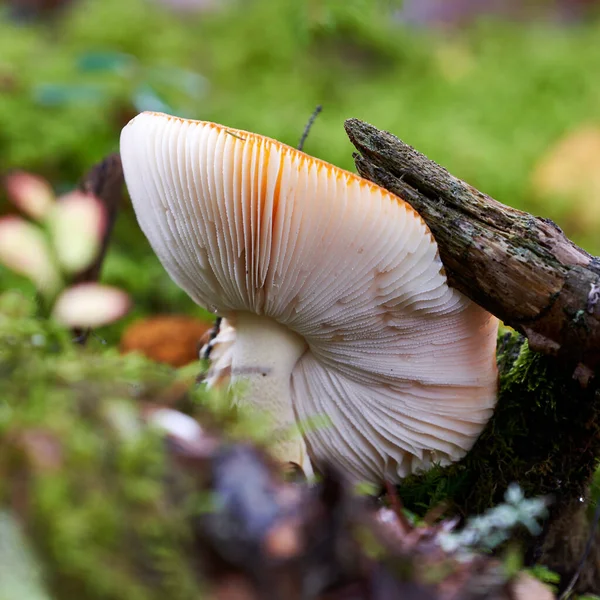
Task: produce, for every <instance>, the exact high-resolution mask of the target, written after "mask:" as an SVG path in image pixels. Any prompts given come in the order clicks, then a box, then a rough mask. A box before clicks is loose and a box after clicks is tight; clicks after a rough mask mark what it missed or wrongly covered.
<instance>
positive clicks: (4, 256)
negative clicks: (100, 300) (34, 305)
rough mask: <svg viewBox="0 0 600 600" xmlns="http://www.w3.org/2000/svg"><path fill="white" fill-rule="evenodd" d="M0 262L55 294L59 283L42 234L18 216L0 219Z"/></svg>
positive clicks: (40, 288) (48, 248) (45, 290)
mask: <svg viewBox="0 0 600 600" xmlns="http://www.w3.org/2000/svg"><path fill="white" fill-rule="evenodd" d="M0 263H2V264H4V265H5V266H6V267H8V268H9V269H12V270H13V271H15V272H16V273H19V274H21V275H25V277H28V278H29V279H31V281H33V283H34V284H35V285H36V287H37V288H38V289H39V290H40V291H42V292H44V293H48V294H53V293H55V292H56V291H57V289H58V286H59V284H60V275H59V273H58V270H57V268H56V266H55V264H54V262H53V261H52V258H51V253H50V247H49V245H48V242H47V240H46V238H45V236H44V233H43V232H42V230H41V229H40V228H39V227H37V226H36V225H32V224H31V223H28V222H27V221H25V220H24V219H21V218H20V217H14V216H9V217H4V218H2V219H0Z"/></svg>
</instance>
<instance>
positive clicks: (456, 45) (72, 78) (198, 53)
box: [0, 0, 600, 337]
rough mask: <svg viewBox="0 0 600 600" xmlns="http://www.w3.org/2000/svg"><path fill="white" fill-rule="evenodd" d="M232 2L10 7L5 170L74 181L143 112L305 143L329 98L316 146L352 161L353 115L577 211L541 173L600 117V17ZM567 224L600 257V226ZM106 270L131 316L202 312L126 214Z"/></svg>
mask: <svg viewBox="0 0 600 600" xmlns="http://www.w3.org/2000/svg"><path fill="white" fill-rule="evenodd" d="M219 4H221V8H219V9H213V10H208V11H204V12H200V13H198V14H188V13H185V14H179V13H176V12H174V11H172V10H170V9H169V8H168V7H166V6H165V5H163V4H161V3H160V2H158V1H152V0H128V1H127V2H123V1H122V0H82V1H80V2H75V3H74V4H73V6H72V7H70V8H68V9H67V10H65V11H64V12H63V13H61V14H59V15H58V16H57V17H56V18H55V19H54V20H52V21H50V22H43V23H34V24H16V23H15V22H14V21H11V20H9V18H8V15H7V14H5V15H4V16H3V17H1V16H0V170H5V169H9V168H13V167H18V168H21V169H27V170H31V171H34V172H38V173H40V174H41V175H44V176H46V177H48V178H49V179H50V180H51V181H52V183H53V184H54V185H55V186H56V187H57V188H58V190H59V191H61V189H62V188H68V187H69V186H72V185H73V184H74V182H75V181H76V180H77V178H78V177H79V176H81V174H82V173H84V172H85V171H86V170H87V169H88V168H89V167H90V166H91V165H92V164H93V163H94V162H95V161H98V160H100V159H101V158H102V157H103V156H104V155H106V154H107V153H109V152H111V151H116V150H117V149H118V137H119V131H120V128H121V127H122V126H123V125H124V124H125V123H126V122H127V120H128V119H129V118H130V117H132V116H133V115H134V114H135V113H136V112H138V111H140V110H143V109H157V110H165V111H171V112H174V113H176V114H179V115H182V116H188V117H193V118H201V119H207V120H214V121H217V122H222V123H226V124H228V125H231V126H232V127H238V128H242V129H249V130H253V131H257V132H260V133H263V134H266V135H269V136H272V137H274V138H277V139H279V140H282V141H284V142H287V143H290V144H293V145H295V144H296V143H297V141H298V139H299V137H300V134H301V131H302V128H303V126H304V123H305V121H306V119H307V117H308V115H309V114H310V113H311V112H312V110H313V108H314V107H315V105H317V104H322V105H323V106H324V111H323V113H322V115H321V116H320V117H319V120H318V121H317V124H316V126H315V127H314V129H313V131H312V133H311V136H310V138H309V140H308V144H307V146H306V150H307V151H308V152H309V153H311V154H314V155H317V156H319V157H321V158H324V159H326V160H328V161H330V162H333V163H335V164H337V165H339V166H342V167H345V168H348V169H352V167H353V165H352V156H351V154H352V147H351V145H350V143H349V142H348V140H347V139H346V137H345V135H344V131H343V128H342V123H343V120H344V119H345V118H347V117H358V118H361V119H364V120H367V121H369V122H372V123H373V124H375V125H377V126H378V127H380V128H384V129H387V130H389V131H392V132H394V133H395V134H397V135H398V136H400V137H402V138H403V139H404V140H405V141H407V142H408V143H410V144H412V145H414V146H416V147H417V148H418V149H419V150H421V151H422V152H424V153H426V154H427V155H429V156H430V157H431V158H433V159H434V160H437V161H438V162H440V163H441V164H443V165H444V166H446V167H447V168H449V169H450V170H451V171H452V172H453V173H455V174H456V175H458V176H460V177H462V178H464V179H467V180H468V181H469V182H470V183H472V184H473V185H475V186H477V187H479V188H481V189H483V190H485V191H486V192H488V193H490V194H492V195H493V196H495V197H497V198H498V199H499V200H501V201H503V202H505V203H508V204H511V205H513V206H517V207H519V208H523V209H526V210H532V211H533V212H535V213H536V214H542V215H544V216H550V217H552V218H555V219H556V220H557V221H558V222H559V223H561V224H564V223H567V219H566V218H565V211H569V210H573V207H572V206H569V204H568V203H566V204H565V203H564V202H562V203H561V202H555V203H552V202H551V201H550V199H544V198H541V199H540V198H537V199H536V198H534V194H533V191H532V190H531V185H530V177H531V173H532V170H533V168H534V166H535V164H536V162H537V161H538V160H539V159H540V157H541V156H543V154H544V153H545V152H546V151H547V150H548V149H549V148H550V147H551V146H552V145H553V144H554V143H555V142H556V141H557V140H558V139H560V138H561V136H563V135H564V134H566V133H567V132H568V131H570V130H571V129H573V128H575V127H577V126H579V125H581V124H585V123H592V124H593V123H598V122H600V85H599V84H598V78H597V73H598V72H600V45H599V44H598V43H597V39H598V35H599V33H600V24H598V23H588V24H585V25H581V26H577V27H570V28H565V27H559V26H558V25H551V24H539V23H538V24H516V23H502V22H497V21H488V22H480V23H479V24H477V25H475V26H473V27H471V28H469V29H468V30H465V31H461V32H459V33H456V32H455V33H448V32H445V33H444V32H440V31H425V30H415V29H414V28H413V29H409V28H408V27H406V26H402V24H401V23H399V22H398V21H397V20H394V19H393V18H392V17H391V15H393V14H394V9H395V5H398V4H399V3H398V2H391V1H388V2H384V1H383V0H379V1H374V2H371V1H367V0H303V1H298V0H281V1H278V2H272V1H271V0H229V1H228V2H223V3H219ZM1 14H2V13H0V15H1ZM593 200H594V199H593V198H590V202H592V201H593ZM595 200H596V202H598V201H600V199H595ZM575 209H576V210H581V211H585V210H586V207H585V205H582V206H581V207H576V208H575ZM567 224H568V223H567ZM567 233H570V234H572V235H573V236H574V237H575V239H576V240H577V241H579V242H580V243H582V244H584V245H585V247H586V248H588V249H589V250H590V251H595V252H599V251H600V242H599V241H598V239H599V236H598V235H597V232H596V231H588V230H585V228H583V229H579V230H577V231H569V230H567ZM7 277H8V276H7V275H6V274H0V284H2V285H3V287H4V285H5V284H6V283H8V280H7ZM104 279H105V280H106V281H107V282H109V283H112V284H116V285H120V286H122V287H124V288H125V289H127V290H128V291H130V292H131V293H132V294H133V296H134V299H135V301H136V311H135V312H134V314H133V316H136V315H139V314H143V313H147V312H160V311H168V310H174V311H185V312H197V309H195V308H194V307H193V306H192V305H191V302H190V301H189V300H188V299H187V298H186V297H185V295H184V294H183V293H182V292H181V291H180V290H178V289H176V288H175V287H174V286H173V285H172V284H171V283H170V281H169V280H168V278H167V277H166V275H165V274H164V273H163V271H162V269H161V268H160V266H159V265H158V262H157V261H156V259H155V258H154V257H153V256H152V253H151V252H150V249H149V248H148V246H147V244H146V242H145V240H144V239H143V237H142V235H141V234H140V232H139V230H138V228H137V225H136V224H135V220H134V218H133V215H132V212H131V210H130V208H129V207H128V206H126V207H125V208H124V210H123V213H122V215H121V218H120V219H119V222H118V224H117V231H116V238H115V243H114V244H113V247H112V250H111V252H110V255H109V258H108V261H107V264H106V268H105V275H104ZM19 283H21V282H19ZM116 333H117V332H115V333H114V335H115V336H116ZM109 337H110V335H109Z"/></svg>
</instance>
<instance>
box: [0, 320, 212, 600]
mask: <svg viewBox="0 0 600 600" xmlns="http://www.w3.org/2000/svg"><path fill="white" fill-rule="evenodd" d="M0 372H1V378H0V380H1V383H0V388H1V389H0V447H1V448H2V451H1V452H0V507H2V509H3V510H6V509H10V510H11V511H13V512H14V513H15V514H16V515H17V516H18V518H19V520H20V521H21V522H22V523H23V524H24V525H25V528H26V531H27V534H28V536H29V538H30V540H32V542H33V545H34V550H35V552H36V554H37V556H38V557H39V558H40V561H41V563H42V565H43V567H44V571H45V573H46V574H47V576H46V583H47V584H48V586H49V588H50V590H52V593H53V594H54V596H53V597H56V598H60V599H75V598H89V599H96V598H98V599H99V598H102V599H110V598H114V599H115V600H116V599H117V598H119V599H121V598H130V599H132V600H136V599H139V600H142V599H144V600H150V599H152V598H157V599H158V598H164V597H168V598H174V599H181V600H183V599H192V598H194V599H195V598H198V597H201V596H200V594H201V589H202V587H201V581H199V580H198V577H197V575H196V572H195V571H196V567H195V566H194V565H192V564H190V561H189V559H188V558H187V557H188V556H189V551H190V544H191V542H192V540H191V539H190V537H189V536H190V528H189V523H188V518H189V517H190V515H191V512H192V511H194V510H195V507H194V506H180V505H178V504H177V503H176V502H174V501H173V497H172V491H173V490H176V489H177V486H180V487H181V486H188V485H190V482H189V481H187V479H186V478H185V477H183V475H181V478H180V480H178V479H177V478H176V477H175V476H174V469H173V465H171V464H169V462H168V457H167V455H166V452H165V446H164V442H163V438H162V435H161V434H160V433H159V432H157V431H156V430H154V429H151V428H149V427H147V426H145V425H144V423H143V421H142V420H141V418H140V408H141V406H142V404H141V402H140V401H141V400H142V399H144V398H146V399H149V400H152V401H154V402H161V401H164V400H167V399H168V394H169V389H170V387H171V386H172V385H173V384H174V383H175V382H176V381H177V373H176V372H174V371H171V370H169V369H164V368H161V367H160V366H158V365H156V364H153V363H150V362H149V361H146V360H144V359H141V358H140V357H135V356H133V357H120V356H118V355H116V354H115V353H114V352H110V351H109V352H106V353H102V354H99V353H97V352H94V351H91V350H82V349H81V348H78V347H76V346H73V345H72V344H71V342H70V340H69V337H68V335H67V334H66V332H64V331H62V330H60V329H58V328H54V326H53V325H52V324H51V323H47V322H41V321H37V320H34V319H31V318H20V319H19V318H17V319H15V318H14V317H8V316H7V315H6V314H0ZM174 477H175V479H174V483H173V485H174V486H175V487H174V488H172V486H165V482H166V479H167V478H169V481H170V480H171V479H173V478H174Z"/></svg>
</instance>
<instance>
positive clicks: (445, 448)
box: [121, 112, 498, 483]
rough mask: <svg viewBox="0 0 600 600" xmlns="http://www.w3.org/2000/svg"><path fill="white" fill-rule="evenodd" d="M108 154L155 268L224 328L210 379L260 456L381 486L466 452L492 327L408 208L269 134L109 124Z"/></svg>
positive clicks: (474, 430) (488, 367) (485, 402)
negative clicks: (251, 433)
mask: <svg viewBox="0 0 600 600" xmlns="http://www.w3.org/2000/svg"><path fill="white" fill-rule="evenodd" d="M121 157H122V161H123V168H124V173H125V179H126V183H127V187H128V189H129V193H130V196H131V199H132V202H133V206H134V209H135V213H136V216H137V219H138V221H139V224H140V227H141V229H142V230H143V232H144V233H145V235H146V237H147V238H148V240H149V242H150V244H151V246H152V248H153V249H154V251H155V252H156V254H157V256H158V258H159V259H160V261H161V263H162V264H163V266H164V268H165V269H166V270H167V272H168V273H169V275H170V276H171V278H172V279H173V280H174V281H175V282H176V283H177V284H178V285H179V286H180V287H181V288H183V289H184V290H185V291H186V292H187V293H188V294H189V296H190V297H191V298H192V299H193V300H194V301H195V302H196V303H198V304H199V305H201V306H203V307H205V308H207V309H208V310H210V311H212V312H213V313H215V314H218V315H221V316H222V317H223V319H224V324H223V325H224V326H223V327H222V329H221V333H220V334H219V335H218V336H217V337H216V339H215V340H214V341H213V345H214V349H213V352H212V359H213V364H212V368H211V372H210V374H209V384H214V383H215V382H217V381H221V380H223V379H224V378H225V379H227V380H229V381H230V383H232V384H241V385H238V386H236V388H235V389H237V390H238V395H237V396H236V400H235V401H236V402H244V403H251V405H252V406H253V407H255V408H256V410H260V411H262V412H264V413H266V414H268V415H269V417H270V419H271V421H272V426H273V453H274V455H275V457H276V458H278V459H280V460H282V461H286V462H292V463H295V464H297V465H299V466H300V467H301V468H302V469H303V470H304V471H305V472H306V473H310V472H311V469H312V464H314V465H315V466H316V467H318V466H319V465H320V464H323V463H324V462H325V461H330V462H332V463H334V464H337V466H338V467H339V468H340V469H342V470H343V471H344V472H345V473H346V474H347V475H349V476H350V478H351V479H353V480H360V481H369V482H373V483H380V482H381V481H382V480H383V479H387V480H389V481H392V482H397V481H399V480H400V479H402V478H403V477H405V476H407V475H409V474H410V473H413V472H415V471H417V470H421V469H427V468H428V467H430V466H431V465H433V464H434V463H439V464H442V465H443V464H448V463H450V462H452V461H456V460H458V459H460V458H461V457H462V456H464V455H465V454H466V452H467V451H468V450H469V449H470V448H471V447H472V445H473V444H474V442H475V440H476V439H477V437H478V436H479V434H480V432H481V431H482V429H483V427H484V426H485V424H486V422H487V421H488V419H489V418H490V416H491V415H492V412H493V408H494V404H495V400H496V387H497V385H496V379H497V372H496V362H495V350H496V334H497V327H498V322H497V319H496V318H495V317H493V316H491V315H490V314H489V313H487V312H485V311H484V310H483V309H482V308H480V307H479V306H477V305H476V304H474V303H473V302H471V301H470V300H468V299H467V298H466V297H465V296H463V295H462V294H460V293H459V292H458V291H456V290H454V289H452V288H450V287H449V286H448V283H447V279H446V276H445V273H444V268H443V265H442V262H441V260H440V257H439V254H438V248H437V244H436V242H435V240H434V239H433V236H432V234H431V232H430V231H429V229H428V227H427V226H426V225H425V223H424V221H423V220H422V219H421V217H420V216H419V215H418V214H417V213H416V212H415V211H414V210H413V209H412V208H411V207H410V206H409V205H408V204H407V203H406V202H404V201H403V200H402V199H400V198H398V197H396V196H394V195H393V194H391V193H389V192H388V191H386V190H385V189H382V188H380V187H378V186H377V185H374V184H373V183H371V182H369V181H367V180H364V179H362V178H360V177H358V176H357V175H354V174H352V173H349V172H347V171H344V170H342V169H339V168H337V167H334V166H332V165H330V164H328V163H326V162H324V161H322V160H318V159H316V158H313V157H311V156H308V155H306V154H304V153H303V152H300V151H298V150H295V149H293V148H291V147H289V146H286V145H284V144H282V143H280V142H277V141H275V140H272V139H269V138H267V137H263V136H261V135H257V134H254V133H249V132H246V131H239V130H235V129H230V128H228V127H224V126H221V125H217V124H214V123H209V122H203V121H191V120H185V119H180V118H177V117H172V116H169V115H165V114H159V113H149V112H146V113H142V114H140V115H138V116H137V117H135V118H134V119H133V120H132V121H131V122H130V123H129V124H128V125H126V126H125V127H124V129H123V131H122V134H121ZM323 417H324V420H323Z"/></svg>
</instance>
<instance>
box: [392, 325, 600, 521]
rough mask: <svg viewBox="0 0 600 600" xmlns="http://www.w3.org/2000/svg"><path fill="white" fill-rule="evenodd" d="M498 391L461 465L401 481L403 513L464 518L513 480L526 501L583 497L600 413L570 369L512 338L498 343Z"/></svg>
mask: <svg viewBox="0 0 600 600" xmlns="http://www.w3.org/2000/svg"><path fill="white" fill-rule="evenodd" d="M498 366H499V370H500V392H499V399H498V405H497V408H496V411H495V414H494V416H493V417H492V419H491V421H490V423H489V424H488V426H487V427H486V429H485V430H484V432H483V434H482V435H481V437H480V438H479V440H478V441H477V443H476V444H475V446H474V447H473V449H472V450H471V452H470V453H469V454H468V455H467V456H466V457H465V458H464V459H463V460H462V461H460V462H459V463H457V464H455V465H451V466H450V467H447V468H440V467H437V468H434V469H432V470H431V471H429V472H427V473H425V474H420V475H417V476H413V477H411V478H410V479H408V480H406V481H405V482H404V483H403V484H402V485H401V488H400V493H401V495H402V498H403V500H404V502H405V503H406V505H407V507H408V508H410V509H412V510H416V511H418V512H423V511H425V510H426V509H428V508H431V507H433V506H435V505H436V504H439V503H440V502H442V501H447V502H449V503H450V504H451V505H452V506H453V508H454V509H455V510H458V511H459V512H460V513H462V514H464V515H467V514H473V513H480V512H482V511H483V510H485V509H486V508H489V507H491V506H493V505H495V504H497V503H498V502H499V501H500V500H501V498H502V495H503V494H504V491H505V490H506V488H507V487H508V485H509V484H510V483H512V482H517V483H519V485H520V486H521V487H522V489H523V490H524V491H525V493H526V494H527V495H528V496H540V495H550V496H553V497H554V498H555V501H556V504H555V510H559V508H560V505H561V504H562V502H563V500H564V501H566V500H567V499H569V498H577V497H579V496H586V490H587V486H588V485H589V482H590V477H591V476H592V474H593V471H594V468H595V466H596V464H597V456H599V455H600V420H599V419H600V408H599V406H598V400H597V398H596V392H595V390H594V389H588V390H582V389H581V388H580V386H579V384H578V383H577V382H576V381H574V380H573V378H572V371H570V370H567V369H565V368H564V367H562V366H561V365H560V364H559V363H558V362H557V361H555V360H554V359H552V358H551V357H547V356H543V355H541V354H538V353H536V352H533V351H531V350H530V349H529V346H528V344H527V342H526V341H525V340H524V339H523V338H522V337H521V336H520V335H518V334H517V333H514V332H503V333H501V334H500V337H499V345H498Z"/></svg>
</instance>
